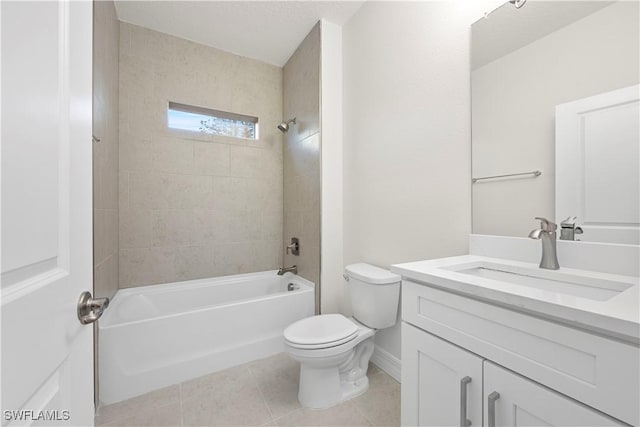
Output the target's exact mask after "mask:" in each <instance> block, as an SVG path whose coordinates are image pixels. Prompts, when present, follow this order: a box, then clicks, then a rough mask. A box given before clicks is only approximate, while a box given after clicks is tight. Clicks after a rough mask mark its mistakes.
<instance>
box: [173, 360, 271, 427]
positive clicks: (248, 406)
mask: <svg viewBox="0 0 640 427" xmlns="http://www.w3.org/2000/svg"><path fill="white" fill-rule="evenodd" d="M182 399H183V400H182V419H183V424H184V425H185V426H259V425H262V424H264V423H266V422H268V421H269V420H271V414H270V413H269V409H268V408H267V405H266V403H265V402H264V399H263V398H262V394H261V393H260V390H259V389H258V386H257V384H256V381H255V380H254V378H253V376H252V375H251V372H250V371H249V368H248V366H247V365H242V366H239V367H237V368H231V369H227V370H225V371H222V372H218V373H214V374H211V375H207V376H205V377H202V378H197V379H195V380H192V381H188V382H186V383H183V384H182Z"/></svg>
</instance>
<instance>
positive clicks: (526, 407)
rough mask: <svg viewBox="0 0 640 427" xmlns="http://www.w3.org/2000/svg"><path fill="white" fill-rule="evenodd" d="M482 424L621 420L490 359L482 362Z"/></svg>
mask: <svg viewBox="0 0 640 427" xmlns="http://www.w3.org/2000/svg"><path fill="white" fill-rule="evenodd" d="M483 402H484V403H485V415H484V425H485V426H489V427H491V426H514V427H515V426H531V427H534V426H535V427H542V426H585V427H586V426H594V427H595V426H598V427H604V426H620V425H624V424H621V423H620V422H618V421H616V420H614V419H612V418H610V417H607V416H606V415H603V414H602V413H600V412H598V411H596V410H595V409H592V408H590V407H588V406H585V405H583V404H581V403H579V402H576V401H575V400H573V399H569V398H568V397H566V396H563V395H562V394H559V393H556V392H555V391H553V390H550V389H548V388H547V387H544V386H542V385H540V384H538V383H535V382H533V381H530V380H528V379H526V378H524V377H522V376H520V375H517V374H514V373H513V372H510V371H508V370H506V369H504V368H502V367H501V366H498V365H496V364H494V363H491V362H489V361H485V362H484V398H483Z"/></svg>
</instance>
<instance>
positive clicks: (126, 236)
mask: <svg viewBox="0 0 640 427" xmlns="http://www.w3.org/2000/svg"><path fill="white" fill-rule="evenodd" d="M151 214H152V211H150V210H138V209H129V210H122V211H120V249H127V248H146V247H149V246H150V245H151V241H152V239H151V224H152V221H153V217H152V215H151Z"/></svg>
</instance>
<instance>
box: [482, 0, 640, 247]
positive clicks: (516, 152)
mask: <svg viewBox="0 0 640 427" xmlns="http://www.w3.org/2000/svg"><path fill="white" fill-rule="evenodd" d="M638 5H639V3H638V2H624V1H623V2H617V3H614V4H613V5H611V6H607V7H605V8H604V9H601V10H600V11H598V12H596V13H593V14H591V15H588V16H586V17H585V18H583V19H581V20H578V21H576V22H574V23H573V24H570V25H568V26H566V27H564V28H562V29H560V30H558V31H555V32H553V33H551V34H549V35H547V36H545V37H543V38H541V39H539V40H537V41H535V42H533V43H531V44H528V45H526V46H524V47H522V48H520V49H518V50H516V51H514V52H512V53H510V54H508V55H505V56H503V57H502V58H499V59H497V60H495V61H493V62H490V63H489V64H487V65H485V66H483V67H480V68H478V69H477V70H475V71H474V72H473V74H472V86H473V94H472V99H473V113H474V115H473V174H474V176H490V175H500V174H503V173H511V172H525V171H530V170H538V169H539V170H542V172H543V174H542V176H540V177H538V178H536V179H518V180H505V181H500V182H498V181H492V182H491V183H478V184H475V185H474V186H473V231H474V233H476V234H497V235H503V236H504V235H506V236H526V234H527V233H528V232H529V230H531V229H532V228H535V227H536V226H537V225H538V223H537V222H536V221H535V220H534V217H536V216H542V217H546V218H551V219H553V218H555V216H556V215H555V203H554V199H555V106H556V105H558V104H562V103H565V102H570V101H573V100H576V99H581V98H585V97H587V96H592V95H596V94H599V93H603V92H608V91H611V90H614V89H619V88H622V87H626V86H631V85H634V84H637V83H638V81H639V78H640V77H639V67H638V66H639V64H640V58H639V54H640V41H639V37H640V36H639V24H638V7H639V6H638ZM525 7H526V6H525ZM578 220H579V221H580V218H578ZM583 220H584V219H583Z"/></svg>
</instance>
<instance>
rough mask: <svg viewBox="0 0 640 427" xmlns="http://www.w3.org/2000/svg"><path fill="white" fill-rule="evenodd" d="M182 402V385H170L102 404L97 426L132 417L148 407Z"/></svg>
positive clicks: (96, 420) (98, 413)
mask: <svg viewBox="0 0 640 427" xmlns="http://www.w3.org/2000/svg"><path fill="white" fill-rule="evenodd" d="M175 403H178V404H179V403H180V387H179V386H178V385H173V386H169V387H166V388H162V389H160V390H156V391H152V392H151V393H147V394H143V395H141V396H137V397H133V398H131V399H128V400H124V401H122V402H118V403H114V404H111V405H107V406H102V407H100V408H99V409H98V412H97V414H96V417H95V424H96V426H101V425H105V424H109V423H112V422H114V421H117V420H124V419H128V418H131V417H133V416H135V415H136V414H138V413H139V412H144V411H146V410H147V409H152V408H158V407H161V406H167V405H170V404H175Z"/></svg>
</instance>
